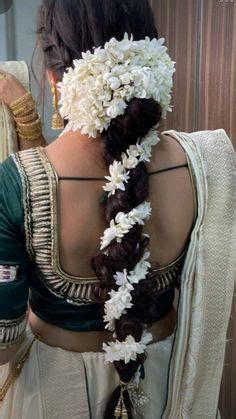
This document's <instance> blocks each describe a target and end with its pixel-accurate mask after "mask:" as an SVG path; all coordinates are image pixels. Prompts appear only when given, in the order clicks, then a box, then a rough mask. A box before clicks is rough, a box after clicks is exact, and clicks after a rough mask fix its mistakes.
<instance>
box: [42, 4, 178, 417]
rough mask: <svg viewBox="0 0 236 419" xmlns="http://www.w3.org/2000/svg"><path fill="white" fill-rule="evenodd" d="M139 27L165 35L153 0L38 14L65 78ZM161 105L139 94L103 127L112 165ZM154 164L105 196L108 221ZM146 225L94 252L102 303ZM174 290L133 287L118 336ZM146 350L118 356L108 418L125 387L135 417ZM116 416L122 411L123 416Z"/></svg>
mask: <svg viewBox="0 0 236 419" xmlns="http://www.w3.org/2000/svg"><path fill="white" fill-rule="evenodd" d="M125 32H127V33H128V34H132V35H133V37H134V40H140V39H144V38H145V37H146V36H149V37H150V38H154V37H155V38H158V34H157V30H156V28H155V24H154V18H153V13H152V10H151V7H150V5H149V2H148V0H111V1H106V0H67V1H65V0H43V4H42V6H41V7H40V10H39V14H38V24H37V34H38V35H39V39H40V46H41V48H42V50H43V52H44V58H45V67H46V68H47V69H51V70H53V71H54V72H55V73H56V75H57V76H58V78H59V80H61V79H62V75H63V73H64V71H65V69H66V68H67V67H70V66H71V65H72V61H73V59H78V58H81V54H82V52H83V51H87V50H90V51H92V50H93V47H94V46H95V47H98V46H100V45H104V44H105V42H106V41H109V39H111V38H112V37H115V38H116V39H117V40H121V39H122V38H123V36H124V33H125ZM161 113H162V110H161V106H160V104H159V103H158V102H156V101H154V100H153V99H138V98H133V99H132V100H131V101H130V102H129V104H128V106H127V108H126V110H125V113H124V114H123V115H120V116H118V117H116V118H115V119H113V120H112V121H111V123H110V126H109V128H108V129H107V130H106V131H103V132H102V134H101V137H102V141H103V143H104V159H105V162H106V164H107V166H109V165H111V164H112V163H113V162H114V161H115V160H116V161H120V160H121V155H122V153H124V152H125V151H126V150H127V148H128V147H129V146H130V145H135V144H136V143H137V141H138V139H140V138H143V137H145V136H146V135H147V134H148V132H149V130H150V129H151V128H153V127H155V126H156V125H157V124H158V123H159V121H160V118H161ZM148 179H149V178H148V174H147V168H146V165H145V163H144V162H140V163H139V164H138V165H137V166H136V167H135V168H134V169H132V170H131V171H130V178H129V181H128V182H127V184H126V188H125V190H124V191H123V190H118V191H116V193H115V194H114V195H112V196H110V197H109V198H108V199H107V200H106V201H105V203H104V215H105V217H106V220H107V222H110V221H111V220H112V219H114V218H115V217H116V215H117V214H118V213H119V212H124V213H128V212H129V211H131V210H132V209H133V208H134V207H136V206H138V205H139V204H141V203H142V202H143V201H145V200H146V198H147V196H148V193H149V187H148V186H149V182H148ZM142 230H143V227H142V225H139V224H135V225H134V226H133V227H132V229H131V230H130V231H129V232H128V233H127V234H126V235H125V237H124V238H123V239H122V242H120V243H117V242H116V241H112V242H111V243H110V244H109V245H108V246H107V247H106V251H105V252H102V251H100V252H98V253H97V254H96V255H95V256H94V257H93V258H92V261H91V263H92V266H93V268H94V270H95V272H96V275H97V277H98V278H99V279H100V282H99V284H98V285H96V286H95V288H94V296H95V298H96V300H97V301H98V302H101V303H105V302H106V300H107V299H108V298H109V297H108V293H109V292H110V291H111V290H116V289H117V285H116V283H115V280H114V275H115V273H116V272H117V271H122V270H123V269H127V271H128V272H129V271H132V269H133V268H134V267H135V265H136V264H137V263H138V262H139V261H140V259H141V258H142V257H143V255H144V252H145V248H146V247H147V244H148V241H149V238H148V237H146V236H144V235H143V234H142ZM173 298H174V292H173V290H172V289H170V290H168V291H167V292H165V293H163V294H159V293H158V290H157V286H156V281H155V280H154V279H152V278H144V279H143V280H141V281H140V282H139V283H138V284H136V285H135V287H134V289H133V291H132V303H133V305H132V307H131V308H130V309H129V310H127V311H126V313H125V314H123V315H122V316H121V317H120V318H119V319H118V320H116V321H115V334H116V337H117V339H118V340H119V341H121V342H122V341H124V340H125V339H126V337H127V336H128V335H131V336H133V337H134V339H135V341H136V342H139V341H140V340H141V337H142V334H143V330H144V325H145V324H147V323H152V322H154V321H157V320H159V319H160V318H162V317H164V316H165V315H166V314H167V313H168V311H169V309H170V307H171V305H172V302H173ZM145 356H146V355H145V354H144V353H142V354H139V355H137V358H136V360H135V361H130V362H128V363H124V361H115V362H114V366H115V368H116V370H117V372H118V374H119V376H120V380H121V384H120V385H118V386H117V388H116V389H115V390H114V391H113V393H112V395H111V397H110V399H109V401H108V404H107V407H106V411H105V418H107V419H108V418H109V419H111V418H113V417H115V416H114V414H115V413H114V412H115V408H116V405H117V402H118V400H119V399H120V396H121V393H122V397H123V402H124V405H125V408H126V411H127V415H128V418H132V408H131V407H132V403H131V400H130V396H129V392H128V390H127V388H125V389H123V388H122V383H126V384H127V383H129V382H130V380H131V379H132V378H133V377H134V375H135V373H136V372H137V370H138V369H139V368H140V366H141V365H142V364H143V363H144V360H145ZM116 417H117V416H116Z"/></svg>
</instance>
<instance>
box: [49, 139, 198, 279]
mask: <svg viewBox="0 0 236 419" xmlns="http://www.w3.org/2000/svg"><path fill="white" fill-rule="evenodd" d="M160 138H161V141H160V143H159V144H157V146H155V147H154V148H153V153H152V159H151V162H150V163H149V164H148V165H147V167H148V171H156V170H160V169H163V168H167V167H172V166H176V165H180V164H184V163H186V156H185V153H184V150H183V149H182V147H181V146H180V145H179V143H178V142H177V141H176V140H174V139H173V138H172V137H169V136H168V135H160ZM46 153H47V156H48V158H49V160H50V162H51V164H52V165H53V167H54V169H55V171H56V172H57V174H59V175H60V176H76V177H78V176H82V177H87V176H92V177H103V176H106V175H108V174H109V173H108V169H107V167H106V166H105V162H104V160H103V157H102V147H101V143H100V142H99V140H87V139H85V138H84V136H80V134H77V133H68V134H65V136H63V137H60V138H59V139H57V140H56V141H55V142H53V143H52V144H50V145H49V146H47V147H46ZM104 184H105V182H104V181H77V180H76V181H68V180H66V181H64V180H62V181H60V182H59V188H58V191H59V195H58V202H59V214H58V217H59V243H58V245H59V250H60V265H61V267H62V268H63V270H64V271H66V272H67V273H70V274H72V275H76V276H89V275H94V272H93V270H92V268H91V264H90V261H91V257H92V256H93V255H94V254H95V253H96V252H97V251H98V250H99V247H100V237H101V236H102V234H103V231H104V230H105V228H107V227H108V224H107V222H106V221H105V219H104V214H103V209H102V206H101V204H100V198H101V195H102V192H103V190H102V186H103V185H104ZM147 200H148V201H150V203H151V206H152V216H151V218H150V220H148V221H147V222H146V223H145V226H144V230H143V231H144V232H145V233H148V234H149V235H150V237H151V240H150V244H149V250H150V252H151V257H150V260H151V261H155V262H158V263H160V265H165V264H168V263H170V262H171V261H173V260H174V259H175V258H177V257H178V256H179V255H180V253H181V252H182V250H183V249H184V247H185V244H186V240H187V238H188V236H189V232H190V230H191V227H192V224H193V220H194V194H193V189H192V182H191V177H190V174H189V171H188V169H187V168H182V169H178V170H174V171H167V172H163V173H160V174H157V175H152V176H150V190H149V196H148V198H147Z"/></svg>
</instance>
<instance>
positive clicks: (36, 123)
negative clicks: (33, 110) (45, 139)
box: [17, 116, 41, 129]
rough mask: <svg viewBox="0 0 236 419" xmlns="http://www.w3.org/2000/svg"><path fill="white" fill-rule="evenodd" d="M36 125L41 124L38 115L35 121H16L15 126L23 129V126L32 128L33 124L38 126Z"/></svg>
mask: <svg viewBox="0 0 236 419" xmlns="http://www.w3.org/2000/svg"><path fill="white" fill-rule="evenodd" d="M38 125H40V126H41V120H40V117H39V116H38V117H37V119H35V121H32V122H28V123H23V122H18V123H17V127H18V128H23V129H24V128H28V129H30V128H34V127H35V126H38Z"/></svg>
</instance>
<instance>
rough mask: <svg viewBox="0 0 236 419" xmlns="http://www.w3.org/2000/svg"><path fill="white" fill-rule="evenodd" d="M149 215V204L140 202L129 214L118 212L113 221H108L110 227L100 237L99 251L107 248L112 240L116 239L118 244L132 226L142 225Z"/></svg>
mask: <svg viewBox="0 0 236 419" xmlns="http://www.w3.org/2000/svg"><path fill="white" fill-rule="evenodd" d="M150 215H151V206H150V203H149V202H146V201H144V202H142V203H141V204H139V205H138V206H137V207H135V208H133V209H132V210H131V211H130V212H128V213H124V212H118V214H117V215H116V217H115V219H114V220H111V221H110V227H109V228H107V229H106V230H105V231H104V233H103V236H102V237H101V246H100V249H101V250H103V249H104V248H105V247H107V246H108V245H109V244H110V243H111V241H112V240H114V239H116V241H117V242H118V243H120V242H121V240H122V238H123V237H124V235H125V234H126V233H128V232H129V230H131V228H132V227H133V226H134V224H136V223H138V224H139V225H144V222H143V220H145V219H148V218H149V217H150Z"/></svg>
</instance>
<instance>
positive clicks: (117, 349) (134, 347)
mask: <svg viewBox="0 0 236 419" xmlns="http://www.w3.org/2000/svg"><path fill="white" fill-rule="evenodd" d="M151 341H152V335H151V333H147V332H146V331H144V332H143V335H142V338H141V340H140V342H136V341H135V339H134V337H133V336H131V335H128V336H127V338H126V339H125V340H124V341H123V342H120V341H119V340H116V341H115V342H109V343H108V344H106V343H103V350H104V351H105V363H106V364H107V363H108V362H114V361H124V363H125V364H128V362H130V361H135V360H136V359H137V354H142V353H143V352H144V351H145V349H146V346H147V344H148V343H149V342H151Z"/></svg>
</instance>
